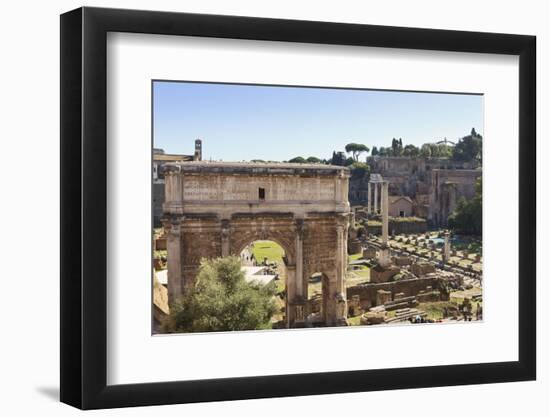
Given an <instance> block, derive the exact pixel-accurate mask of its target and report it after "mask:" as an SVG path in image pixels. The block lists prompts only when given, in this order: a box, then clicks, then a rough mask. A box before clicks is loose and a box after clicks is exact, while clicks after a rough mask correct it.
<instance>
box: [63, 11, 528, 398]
mask: <svg viewBox="0 0 550 417" xmlns="http://www.w3.org/2000/svg"><path fill="white" fill-rule="evenodd" d="M61 102H62V105H61V164H62V165H61V191H62V194H61V219H62V222H61V223H62V226H61V246H62V247H61V266H62V268H61V400H62V401H63V402H65V403H68V404H71V405H73V406H76V407H79V408H83V409H90V408H110V407H123V406H138V405H155V404H172V403H185V402H199V401H217V400H232V399H246V398H262V397H277V396H296V395H311V394H323V393H341V392H354V391H369V390H386V389H399V388H420V387H433V386H445V385H461V384H479V383H493V382H505V381H522V380H532V379H535V375H536V372H535V370H536V352H535V337H536V333H535V329H536V317H535V301H536V300H535V288H536V285H535V282H536V275H535V245H536V240H535V236H536V223H535V219H536V216H535V214H536V213H535V201H536V191H535V171H536V170H535V103H536V97H535V38H534V37H532V36H525V35H508V34H492V33H474V32H458V31H446V30H432V29H415V28H398V27H383V26H371V25H357V24H341V23H328V22H311V21H292V20H277V19H265V18H252V17H236V16H215V15H198V14H185V13H168V12H150V11H135V10H115V9H99V8H81V9H77V10H74V11H71V12H68V13H66V14H64V15H62V16H61Z"/></svg>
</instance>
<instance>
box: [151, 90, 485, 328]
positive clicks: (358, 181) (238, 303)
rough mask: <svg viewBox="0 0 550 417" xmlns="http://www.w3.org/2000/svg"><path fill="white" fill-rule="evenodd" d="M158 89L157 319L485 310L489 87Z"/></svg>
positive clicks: (336, 319)
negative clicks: (486, 103)
mask: <svg viewBox="0 0 550 417" xmlns="http://www.w3.org/2000/svg"><path fill="white" fill-rule="evenodd" d="M151 89H152V102H151V124H152V129H151V130H152V132H151V134H152V140H151V142H152V146H151V184H152V191H151V200H152V201H151V208H152V210H151V211H152V219H151V222H152V245H153V248H152V249H153V251H152V253H153V259H152V297H151V298H152V306H151V311H152V320H151V322H152V329H151V332H152V334H154V335H166V334H180V333H208V332H230V331H249V330H264V331H265V330H277V329H310V328H323V327H353V326H390V325H413V324H414V325H417V324H425V325H429V324H435V325H443V324H453V323H457V324H468V325H470V324H472V325H475V323H479V322H482V321H483V314H484V311H483V308H484V305H483V222H482V219H483V209H482V202H483V194H482V181H483V175H482V172H483V158H482V155H483V140H484V137H483V136H484V130H483V128H484V126H483V122H484V96H483V94H479V93H475V94H474V93H470V92H463V93H457V92H452V93H449V92H444V91H400V90H376V89H360V88H333V87H326V86H295V85H260V84H235V83H221V82H212V81H208V82H206V81H205V82H198V81H193V82H190V81H185V80H153V81H152V86H151ZM143 308H144V309H145V308H147V306H145V305H144V306H143Z"/></svg>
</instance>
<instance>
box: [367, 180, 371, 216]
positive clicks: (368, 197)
mask: <svg viewBox="0 0 550 417" xmlns="http://www.w3.org/2000/svg"><path fill="white" fill-rule="evenodd" d="M370 191H371V190H370V182H369V183H368V185H367V214H370V206H371V192H370Z"/></svg>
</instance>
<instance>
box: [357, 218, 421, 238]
mask: <svg viewBox="0 0 550 417" xmlns="http://www.w3.org/2000/svg"><path fill="white" fill-rule="evenodd" d="M388 229H389V232H390V234H392V235H400V234H407V235H410V234H418V233H424V232H425V231H426V230H428V223H427V221H426V220H424V219H416V220H409V221H408V220H392V219H390V220H389V222H388ZM367 233H368V234H369V235H371V234H372V235H381V234H382V225H381V224H380V225H369V226H367Z"/></svg>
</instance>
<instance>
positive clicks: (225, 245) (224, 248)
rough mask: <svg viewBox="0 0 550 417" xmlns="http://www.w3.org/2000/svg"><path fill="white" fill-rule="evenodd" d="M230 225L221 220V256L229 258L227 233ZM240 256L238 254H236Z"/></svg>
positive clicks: (226, 221)
mask: <svg viewBox="0 0 550 417" xmlns="http://www.w3.org/2000/svg"><path fill="white" fill-rule="evenodd" d="M229 228H230V224H229V220H227V219H223V220H222V233H221V235H222V256H229V255H230V250H229V234H230V231H229ZM238 255H240V254H238Z"/></svg>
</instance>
